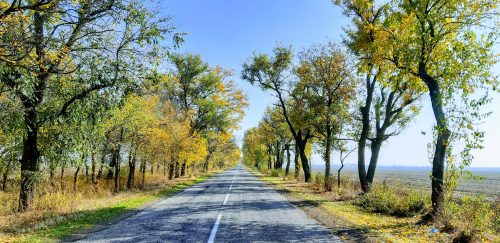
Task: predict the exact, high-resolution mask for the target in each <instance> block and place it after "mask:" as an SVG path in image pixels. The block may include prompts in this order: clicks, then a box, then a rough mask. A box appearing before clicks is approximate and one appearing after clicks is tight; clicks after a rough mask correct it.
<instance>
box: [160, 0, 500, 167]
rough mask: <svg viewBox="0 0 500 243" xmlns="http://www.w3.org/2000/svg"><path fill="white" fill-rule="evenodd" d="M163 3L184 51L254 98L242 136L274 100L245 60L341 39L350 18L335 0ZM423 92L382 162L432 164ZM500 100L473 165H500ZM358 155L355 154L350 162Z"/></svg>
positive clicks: (315, 159)
mask: <svg viewBox="0 0 500 243" xmlns="http://www.w3.org/2000/svg"><path fill="white" fill-rule="evenodd" d="M160 8H161V10H160V11H161V13H162V14H164V15H170V16H172V17H173V18H174V22H175V25H176V27H177V28H178V31H180V32H187V33H188V35H187V36H186V37H185V40H186V41H185V43H184V44H183V45H182V47H181V48H180V50H179V51H180V52H189V53H194V54H200V55H201V56H202V58H203V59H204V60H205V61H207V62H208V63H210V65H212V66H214V65H220V66H222V67H224V68H227V69H231V70H233V71H234V73H235V75H234V77H233V80H234V81H235V82H236V84H237V85H238V86H239V87H240V88H241V89H243V90H244V91H245V93H246V94H247V96H248V101H249V107H248V109H247V111H246V116H245V118H244V120H243V121H242V123H241V129H240V130H239V131H238V132H237V136H238V137H239V138H240V139H241V138H242V136H243V132H244V131H245V130H246V129H249V128H251V127H254V126H257V124H258V122H259V120H260V119H261V117H262V114H263V112H264V110H265V108H266V106H268V105H270V104H272V103H273V101H274V99H273V97H271V96H270V95H268V94H265V93H263V92H262V91H261V90H260V88H258V87H252V86H251V85H250V84H248V83H247V82H246V81H243V80H241V78H240V72H241V66H242V64H243V62H244V61H245V60H246V59H247V58H248V57H250V56H251V55H252V53H253V52H261V53H270V52H271V51H272V49H273V47H275V46H276V45H278V44H279V45H285V46H292V47H293V48H294V49H295V50H301V48H303V47H308V46H310V45H311V44H314V43H324V42H327V41H334V42H337V43H340V41H341V40H342V37H343V36H344V34H343V33H344V32H343V29H342V28H343V27H346V26H348V24H349V23H350V21H349V19H348V18H346V17H345V16H343V15H342V12H341V10H340V9H339V8H338V7H337V6H334V5H333V4H332V3H331V0H251V1H250V0H210V1H208V0H167V1H161V3H160ZM423 98H424V99H423V100H422V103H423V106H424V109H423V110H422V113H421V114H420V115H419V116H418V117H417V118H416V119H415V122H413V123H412V125H411V126H410V127H409V128H408V129H406V130H405V131H404V132H403V133H401V134H400V135H399V136H397V137H394V138H391V139H390V140H389V141H388V142H387V143H386V144H385V146H384V147H383V148H382V151H381V154H380V160H379V163H380V164H381V165H411V166H428V165H429V159H428V153H427V144H428V143H429V142H430V141H432V135H431V134H432V126H433V117H432V111H431V109H430V106H429V101H428V100H429V99H428V97H427V96H424V97H423ZM499 102H500V95H497V94H495V96H494V99H493V102H492V104H490V105H489V106H488V107H487V110H491V111H494V113H493V115H492V116H491V117H489V119H488V120H487V122H486V123H485V124H483V125H482V127H483V128H484V130H486V131H487V133H486V141H485V144H484V145H485V148H484V149H483V150H482V151H480V152H477V153H476V154H475V155H476V159H475V161H474V162H473V166H488V167H499V166H500V159H499V157H500V143H499V142H500V109H499V106H498V104H499ZM496 111H498V112H496ZM422 131H424V132H425V133H426V135H423V134H422V133H421V132H422ZM335 158H336V157H335ZM355 159H356V157H355V155H353V156H351V158H349V160H348V163H354V161H355ZM313 163H321V159H320V157H319V156H313ZM334 163H335V161H334Z"/></svg>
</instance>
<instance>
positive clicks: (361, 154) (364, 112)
mask: <svg viewBox="0 0 500 243" xmlns="http://www.w3.org/2000/svg"><path fill="white" fill-rule="evenodd" d="M370 72H371V71H370ZM375 83H376V77H374V78H373V79H372V78H371V73H368V74H367V75H366V84H365V85H366V99H365V106H363V107H361V108H360V111H361V125H362V127H361V134H360V136H359V139H358V175H359V183H360V184H361V189H362V190H363V192H365V193H366V192H368V191H370V185H369V183H368V180H367V178H366V165H365V148H366V140H367V139H368V135H369V132H370V109H371V106H372V100H373V91H374V89H375Z"/></svg>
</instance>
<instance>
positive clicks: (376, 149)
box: [366, 135, 383, 186]
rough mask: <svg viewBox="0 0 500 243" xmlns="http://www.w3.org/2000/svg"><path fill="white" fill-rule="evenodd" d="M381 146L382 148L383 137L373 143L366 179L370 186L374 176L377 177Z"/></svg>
mask: <svg viewBox="0 0 500 243" xmlns="http://www.w3.org/2000/svg"><path fill="white" fill-rule="evenodd" d="M382 136H383V135H382ZM380 148H382V138H380V139H378V138H377V139H375V140H374V141H372V144H371V151H372V153H371V157H370V164H369V165H368V174H367V175H366V180H367V182H368V185H369V186H371V185H372V184H373V178H374V177H375V169H376V168H377V162H378V157H379V154H380Z"/></svg>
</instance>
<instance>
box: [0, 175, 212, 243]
mask: <svg viewBox="0 0 500 243" xmlns="http://www.w3.org/2000/svg"><path fill="white" fill-rule="evenodd" d="M212 175H213V173H211V174H205V175H202V176H199V177H195V178H190V179H185V180H179V181H177V182H175V183H174V184H172V185H171V186H168V187H165V188H162V189H158V190H151V191H135V192H125V193H127V194H128V195H127V196H125V197H116V198H115V199H116V200H111V201H112V202H109V203H104V204H97V206H95V207H94V208H92V209H89V210H83V211H77V212H73V213H70V214H67V215H59V216H58V217H60V218H62V219H61V220H60V221H59V222H57V223H55V224H50V223H48V225H47V226H44V227H39V229H36V230H34V231H32V232H28V233H9V234H4V235H3V236H1V235H0V242H4V241H5V242H54V241H58V240H61V239H64V238H66V237H68V236H70V235H72V234H76V233H81V232H85V231H87V230H89V229H92V228H93V227H95V226H98V225H103V224H106V223H108V222H111V221H113V219H116V218H118V217H120V216H121V215H126V214H127V213H128V212H134V211H135V210H137V209H140V208H142V207H144V206H146V205H149V204H151V203H153V202H155V201H157V200H160V199H162V198H165V197H168V196H171V195H173V194H175V193H177V192H179V191H181V190H183V189H185V188H186V187H189V186H191V185H194V184H196V183H200V182H202V181H204V180H206V179H207V178H209V177H210V176H212ZM103 200H104V199H103ZM53 218H56V217H55V216H54V217H53Z"/></svg>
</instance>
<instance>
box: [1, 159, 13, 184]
mask: <svg viewBox="0 0 500 243" xmlns="http://www.w3.org/2000/svg"><path fill="white" fill-rule="evenodd" d="M11 166H12V160H9V161H8V162H7V166H6V168H5V171H4V172H3V174H2V191H4V192H6V191H7V183H8V180H9V173H10V167H11Z"/></svg>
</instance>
